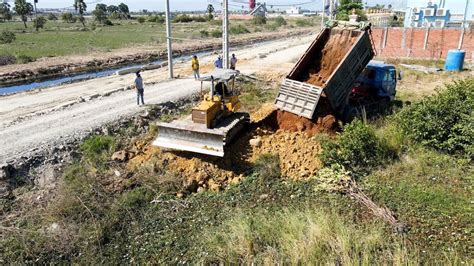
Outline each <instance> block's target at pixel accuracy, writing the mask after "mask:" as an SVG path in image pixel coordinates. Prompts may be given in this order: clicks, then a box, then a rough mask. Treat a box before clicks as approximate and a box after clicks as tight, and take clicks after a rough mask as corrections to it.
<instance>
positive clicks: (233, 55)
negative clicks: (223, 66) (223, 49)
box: [230, 54, 237, 70]
mask: <svg viewBox="0 0 474 266" xmlns="http://www.w3.org/2000/svg"><path fill="white" fill-rule="evenodd" d="M236 65H237V57H235V54H232V58H231V59H230V69H232V70H235V66H236Z"/></svg>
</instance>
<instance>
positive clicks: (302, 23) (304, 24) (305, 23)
mask: <svg viewBox="0 0 474 266" xmlns="http://www.w3.org/2000/svg"><path fill="white" fill-rule="evenodd" d="M295 23H296V25H297V26H298V27H309V26H312V25H313V22H312V21H311V20H309V19H304V18H300V19H297V20H296V22H295Z"/></svg>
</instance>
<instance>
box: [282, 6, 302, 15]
mask: <svg viewBox="0 0 474 266" xmlns="http://www.w3.org/2000/svg"><path fill="white" fill-rule="evenodd" d="M286 14H288V15H299V14H303V11H302V10H301V7H299V6H292V7H290V8H288V9H287V10H286Z"/></svg>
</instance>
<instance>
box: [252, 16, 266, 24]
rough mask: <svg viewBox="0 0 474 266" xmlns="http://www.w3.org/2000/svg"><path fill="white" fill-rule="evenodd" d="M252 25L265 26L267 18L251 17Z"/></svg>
mask: <svg viewBox="0 0 474 266" xmlns="http://www.w3.org/2000/svg"><path fill="white" fill-rule="evenodd" d="M252 23H253V24H254V25H264V24H267V18H266V17H264V16H256V17H253V19H252Z"/></svg>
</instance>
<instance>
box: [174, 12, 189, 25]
mask: <svg viewBox="0 0 474 266" xmlns="http://www.w3.org/2000/svg"><path fill="white" fill-rule="evenodd" d="M192 21H193V18H192V17H190V16H188V15H186V14H183V15H178V16H176V17H174V18H173V22H174V23H188V22H192Z"/></svg>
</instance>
